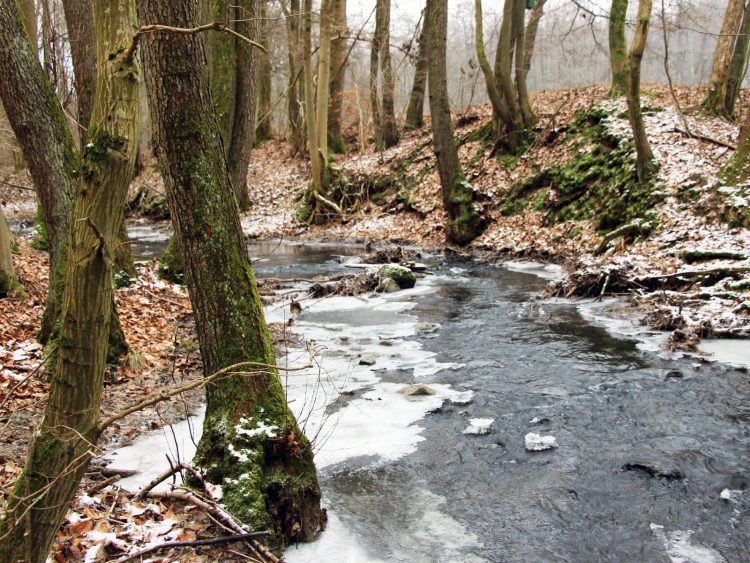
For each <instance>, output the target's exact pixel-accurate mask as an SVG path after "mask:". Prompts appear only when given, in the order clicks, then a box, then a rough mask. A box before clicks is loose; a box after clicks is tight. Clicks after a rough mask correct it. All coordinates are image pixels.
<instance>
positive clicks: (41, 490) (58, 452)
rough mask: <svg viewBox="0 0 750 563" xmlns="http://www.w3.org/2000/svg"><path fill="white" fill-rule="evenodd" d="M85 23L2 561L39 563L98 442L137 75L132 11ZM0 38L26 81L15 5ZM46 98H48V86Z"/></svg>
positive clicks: (98, 9) (128, 7) (110, 12)
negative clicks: (36, 414)
mask: <svg viewBox="0 0 750 563" xmlns="http://www.w3.org/2000/svg"><path fill="white" fill-rule="evenodd" d="M94 24H95V29H96V52H97V67H98V75H97V76H98V85H97V86H98V87H97V91H98V94H97V98H96V102H95V104H94V111H93V114H92V118H91V127H90V129H89V132H88V138H89V144H88V145H87V147H86V150H85V151H84V153H83V155H82V162H81V166H80V189H79V190H78V196H77V198H76V201H75V205H74V209H73V221H72V223H71V227H70V235H69V237H70V238H69V239H68V240H69V243H68V244H69V248H68V252H67V257H66V269H65V287H64V294H63V300H62V311H61V315H60V335H59V338H58V339H57V342H56V346H57V359H56V361H55V367H54V370H55V373H54V377H53V378H52V383H51V385H50V392H49V398H48V402H47V407H46V409H45V414H44V418H43V420H42V423H41V425H40V427H39V429H38V430H37V432H36V433H35V435H34V439H33V440H32V443H31V445H30V446H29V447H30V452H29V456H28V458H27V462H26V466H25V467H24V470H23V473H22V474H21V476H20V477H19V478H18V480H17V482H16V485H15V487H14V488H13V492H12V494H11V495H10V497H9V499H8V502H7V504H6V507H5V516H4V518H3V520H2V521H1V522H0V537H2V538H3V540H2V542H1V543H0V560H2V561H18V560H24V561H30V562H31V563H37V562H42V561H44V560H45V559H46V557H47V553H48V550H49V546H50V544H51V542H52V540H53V538H54V536H55V534H56V533H57V530H58V528H59V526H60V524H61V522H62V519H63V517H64V515H65V512H66V510H67V508H68V505H69V504H70V501H71V500H72V498H73V495H74V493H75V491H76V489H77V487H78V485H79V483H80V480H81V478H82V476H83V474H84V472H85V470H86V467H87V466H88V462H89V460H90V459H91V456H92V455H93V454H94V449H95V448H94V446H95V444H96V442H97V439H98V437H99V434H100V433H101V428H100V427H99V406H100V402H101V392H102V383H103V379H104V367H105V358H106V351H107V335H108V324H109V320H110V317H111V304H112V291H113V288H112V259H111V257H112V254H113V249H114V245H115V244H116V240H117V225H118V224H119V221H120V216H121V214H122V208H123V206H124V203H125V196H126V193H127V188H128V184H129V183H130V178H131V175H132V172H133V165H134V163H135V156H136V152H137V146H138V142H137V134H138V123H139V119H138V112H139V103H138V82H139V69H138V65H137V63H136V62H135V61H133V60H127V59H126V57H125V52H126V49H127V45H128V44H129V42H130V41H131V38H132V35H133V32H134V29H135V2H133V1H132V0H113V1H105V0H95V1H94ZM0 29H2V30H3V33H2V34H1V35H2V36H3V37H4V39H3V41H7V42H8V43H10V44H11V45H14V46H15V47H16V49H15V50H14V52H13V55H12V56H13V57H15V58H16V62H17V63H18V64H20V65H21V66H22V67H23V68H24V69H25V70H26V71H27V74H28V75H29V77H30V78H31V75H32V74H34V73H36V70H35V69H34V66H36V67H37V68H38V65H36V64H34V65H29V61H30V60H34V53H33V52H32V50H31V48H30V45H29V43H28V41H27V40H26V38H25V36H24V31H23V26H22V23H21V19H20V14H19V13H18V10H17V8H16V4H15V2H12V1H9V2H2V3H0ZM2 47H5V45H2ZM4 50H5V49H3V48H1V47H0V51H4ZM34 62H35V61H34ZM2 67H3V69H4V70H7V67H6V66H5V65H2ZM35 81H36V80H35ZM13 86H15V87H16V88H18V90H17V95H26V90H25V85H24V84H22V83H21V84H15V83H14V84H13ZM46 89H47V91H49V92H51V87H50V86H49V85H47V88H46ZM42 101H43V100H42ZM68 134H69V133H68ZM48 142H49V141H48Z"/></svg>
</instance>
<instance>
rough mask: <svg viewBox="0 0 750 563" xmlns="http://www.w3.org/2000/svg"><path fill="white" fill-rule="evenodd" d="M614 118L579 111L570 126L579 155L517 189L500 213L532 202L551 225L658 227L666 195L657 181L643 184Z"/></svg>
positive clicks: (602, 111) (596, 109)
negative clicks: (614, 129) (611, 122)
mask: <svg viewBox="0 0 750 563" xmlns="http://www.w3.org/2000/svg"><path fill="white" fill-rule="evenodd" d="M612 114H613V110H610V109H607V108H602V107H601V106H598V105H594V106H592V107H591V108H589V110H588V111H586V112H579V113H578V115H577V116H576V118H575V120H574V121H573V123H572V124H571V125H570V126H569V127H568V140H569V142H570V143H571V145H572V148H574V149H575V150H576V156H574V157H573V158H572V159H571V160H570V161H568V162H565V163H562V164H559V165H556V166H552V167H550V168H548V169H546V170H544V171H542V172H540V173H538V174H536V175H535V176H533V177H531V178H528V179H526V180H525V181H523V182H521V183H519V184H518V185H516V186H514V187H513V188H512V190H511V191H510V193H508V194H506V195H505V196H504V197H503V198H501V200H500V201H499V207H500V210H501V212H503V214H507V215H511V214H517V213H520V212H522V211H523V210H524V209H526V207H528V205H529V204H531V205H532V207H533V208H534V209H535V210H537V211H543V210H546V211H547V218H548V221H550V222H553V223H559V222H564V221H581V220H590V221H591V222H592V223H593V225H594V228H596V229H597V230H599V231H601V232H607V231H610V230H614V229H616V228H617V227H620V226H622V225H624V224H626V223H628V222H631V221H633V220H635V219H639V218H640V219H643V220H644V222H648V223H649V224H650V225H651V228H653V227H655V226H656V222H657V218H656V214H655V213H654V208H655V207H656V205H658V203H659V202H661V201H662V200H663V199H664V198H665V194H664V193H662V192H659V191H658V190H657V189H656V186H655V183H654V182H649V183H646V184H641V183H639V182H638V178H637V174H636V170H635V151H634V148H633V145H632V142H631V141H630V140H629V139H626V138H620V137H617V136H615V135H613V134H612V133H611V132H610V131H609V130H608V129H607V127H606V123H605V120H606V119H607V118H608V117H610V116H611V115H612ZM542 194H544V195H542Z"/></svg>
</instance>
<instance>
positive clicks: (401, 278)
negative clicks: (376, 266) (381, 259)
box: [378, 264, 417, 289]
mask: <svg viewBox="0 0 750 563" xmlns="http://www.w3.org/2000/svg"><path fill="white" fill-rule="evenodd" d="M378 274H379V275H380V277H381V278H390V279H392V280H393V281H395V282H396V283H397V284H398V286H399V287H400V288H401V289H409V288H412V287H414V286H415V285H416V283H417V277H416V276H415V275H414V272H412V271H411V270H410V269H409V268H405V267H404V266H396V265H393V264H389V265H386V266H383V267H382V268H380V270H379V271H378Z"/></svg>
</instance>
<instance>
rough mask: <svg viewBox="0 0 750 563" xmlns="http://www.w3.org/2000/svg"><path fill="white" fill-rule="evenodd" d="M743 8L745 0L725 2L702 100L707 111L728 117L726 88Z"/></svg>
mask: <svg viewBox="0 0 750 563" xmlns="http://www.w3.org/2000/svg"><path fill="white" fill-rule="evenodd" d="M744 9H745V0H729V2H728V4H727V9H726V12H725V13H724V22H723V23H722V26H721V34H720V35H719V38H718V39H717V41H716V51H715V52H714V60H713V65H712V66H711V79H710V80H709V82H708V93H707V94H706V99H705V100H703V107H704V109H705V110H706V111H707V112H709V113H712V114H714V115H718V116H721V117H729V116H727V115H726V108H725V101H726V98H727V88H728V87H729V77H730V70H731V66H732V55H733V53H734V50H735V45H736V43H737V41H738V40H739V39H740V37H739V36H738V33H739V30H740V25H741V21H742V14H743V12H744Z"/></svg>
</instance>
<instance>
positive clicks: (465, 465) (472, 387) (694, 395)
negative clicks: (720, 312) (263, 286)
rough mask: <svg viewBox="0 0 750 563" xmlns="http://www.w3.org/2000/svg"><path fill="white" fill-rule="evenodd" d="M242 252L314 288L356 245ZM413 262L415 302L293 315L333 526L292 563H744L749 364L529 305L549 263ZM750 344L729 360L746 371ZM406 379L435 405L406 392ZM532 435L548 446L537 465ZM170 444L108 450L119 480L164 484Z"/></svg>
mask: <svg viewBox="0 0 750 563" xmlns="http://www.w3.org/2000/svg"><path fill="white" fill-rule="evenodd" d="M158 234H159V233H155V232H154V231H153V230H151V229H149V228H146V227H139V230H134V229H131V237H133V238H134V239H137V240H136V241H135V244H134V253H135V254H137V255H139V256H141V257H151V256H154V255H155V254H156V253H157V252H158V251H159V250H160V249H161V248H163V244H164V236H163V234H162V236H161V237H159V236H157V235H158ZM149 237H151V238H149ZM145 239H147V240H145ZM250 253H251V255H252V256H254V257H255V259H254V267H255V270H256V274H257V276H258V277H259V278H262V277H286V278H312V277H314V276H318V275H331V274H337V273H342V272H343V271H345V270H346V268H345V267H344V265H343V262H345V261H346V260H348V259H351V257H353V256H356V255H359V254H361V253H362V249H361V248H357V247H350V246H331V245H299V244H293V243H278V242H264V243H255V242H253V243H251V244H250ZM423 261H424V262H425V263H427V264H428V266H429V267H430V272H431V274H429V275H427V276H426V277H424V278H421V279H420V280H419V281H418V283H417V286H416V287H415V288H414V289H410V290H405V291H400V292H397V293H392V294H387V295H378V296H360V297H333V298H328V299H325V300H317V301H310V300H306V301H303V302H302V306H303V311H302V313H301V314H300V315H298V316H297V317H296V319H295V322H294V324H293V326H292V330H293V331H294V332H295V333H297V334H298V335H300V336H301V337H303V338H304V339H305V340H306V341H307V342H308V348H312V349H314V350H315V351H316V352H317V355H316V359H317V362H318V365H316V367H315V368H314V369H311V370H308V371H307V372H303V373H294V374H289V375H288V376H285V377H284V378H283V380H284V383H285V385H286V387H287V394H288V398H289V401H290V405H291V407H292V409H293V410H294V411H295V414H296V415H297V416H298V419H299V421H300V424H301V425H303V427H304V430H305V432H306V434H307V435H308V437H310V438H311V439H312V440H313V443H314V446H315V449H316V462H317V465H318V469H319V476H320V480H321V487H322V489H323V502H324V505H325V506H326V507H327V509H328V516H329V525H328V529H327V530H326V531H325V532H324V533H323V535H322V536H321V538H320V540H318V541H316V542H314V543H312V544H305V545H300V546H297V547H294V546H292V547H290V548H289V549H288V550H287V552H286V554H285V559H286V560H287V561H289V562H292V563H294V562H317V561H332V562H348V561H351V562H358V563H359V562H368V561H388V562H401V561H403V562H406V561H409V562H411V561H416V562H422V561H424V562H427V561H442V562H454V561H514V562H515V561H518V562H522V561H524V562H525V561H556V562H557V561H617V562H624V561H634V562H635V561H672V562H719V561H750V555H749V554H750V525H748V518H749V517H750V492H748V491H747V488H748V482H749V481H750V447H749V446H748V444H749V443H750V440H749V437H750V436H749V434H750V432H749V430H750V377H749V376H748V372H747V368H746V367H741V366H739V365H738V367H733V366H732V365H729V364H724V363H720V362H716V361H707V360H703V359H701V358H697V357H682V358H676V359H675V358H666V357H664V356H663V355H660V354H659V353H656V352H653V351H648V350H644V349H643V348H644V346H642V345H639V342H638V341H637V340H635V339H633V338H632V337H624V336H618V335H616V334H615V333H614V332H613V330H612V326H613V325H614V323H610V327H609V330H608V326H607V323H606V322H605V321H602V320H601V317H600V316H599V317H597V315H595V314H592V313H591V311H589V312H588V313H586V312H585V311H584V310H583V308H582V307H580V306H579V304H577V303H573V302H551V301H540V300H537V299H536V298H535V297H536V295H537V294H538V293H539V292H540V291H541V290H542V289H543V288H544V286H545V284H546V283H547V280H546V279H545V278H548V277H550V276H552V275H555V271H554V269H552V268H549V267H544V266H541V265H533V264H532V265H528V264H526V265H524V264H510V265H505V266H503V265H487V264H480V263H477V262H472V261H463V260H459V259H456V258H445V257H442V256H426V257H424V259H423ZM346 271H351V270H346ZM266 314H267V316H268V319H269V321H284V320H286V319H287V318H288V316H289V315H290V313H289V308H288V306H286V305H278V306H272V307H269V308H268V309H267V311H266ZM748 348H750V347H748V346H746V343H742V344H738V345H734V346H733V347H732V351H733V353H734V354H736V356H737V358H738V364H739V363H743V362H745V363H747V361H748V352H747V349H748ZM308 359H309V355H308V350H306V349H290V350H288V352H287V354H286V356H283V357H280V358H279V362H281V363H283V362H287V363H288V364H289V365H300V364H302V363H304V362H306V361H308ZM414 383H423V384H426V385H428V386H429V388H430V390H431V391H432V392H434V394H430V395H420V396H406V395H403V394H401V393H399V390H401V389H403V388H404V387H405V386H407V385H410V384H414ZM179 427H182V429H181V428H179ZM186 428H192V429H193V430H196V431H197V432H198V433H199V431H200V417H199V416H198V417H191V419H189V420H188V421H186V422H184V423H181V424H179V425H176V426H175V436H183V438H182V439H183V440H184V441H185V442H191V441H192V439H191V438H189V433H188V432H185V431H184V430H185V429H186ZM532 432H533V433H537V434H539V435H542V436H554V437H555V438H556V443H557V447H556V448H553V449H548V450H545V451H528V450H527V449H526V447H525V437H526V435H527V434H529V433H532ZM159 436H160V437H161V443H162V445H161V446H158V445H155V442H153V441H152V442H149V440H156V441H157V442H158V441H159ZM174 439H175V438H174V436H173V434H172V433H171V432H169V433H166V432H162V433H155V434H154V435H153V436H149V437H147V438H145V439H144V440H141V441H139V442H136V443H135V444H133V445H131V446H127V447H124V448H120V449H118V450H115V451H114V452H110V454H111V455H110V456H109V457H111V459H112V460H113V461H112V464H113V465H116V466H117V467H119V468H127V465H128V464H131V466H132V467H140V468H142V469H143V470H144V471H143V473H142V474H139V475H136V476H134V477H130V478H129V479H128V480H126V481H128V482H127V483H125V482H124V485H126V486H127V485H130V486H133V487H135V486H138V483H143V482H145V481H148V480H149V478H150V477H149V476H148V475H149V473H148V470H152V471H153V472H155V473H158V472H159V471H160V470H161V469H160V468H158V467H155V463H154V460H155V459H163V458H164V455H163V453H164V452H165V451H169V447H170V446H169V441H170V440H174ZM173 445H174V444H173ZM159 450H161V451H159ZM182 455H183V456H184V457H189V456H190V455H191V454H190V445H189V444H187V445H186V444H183V445H182ZM147 469H148V470H147Z"/></svg>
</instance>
